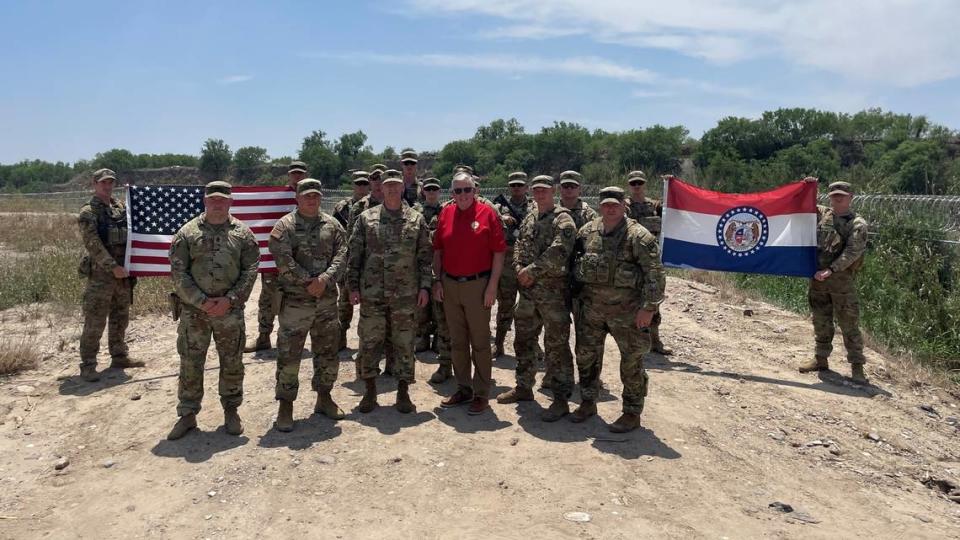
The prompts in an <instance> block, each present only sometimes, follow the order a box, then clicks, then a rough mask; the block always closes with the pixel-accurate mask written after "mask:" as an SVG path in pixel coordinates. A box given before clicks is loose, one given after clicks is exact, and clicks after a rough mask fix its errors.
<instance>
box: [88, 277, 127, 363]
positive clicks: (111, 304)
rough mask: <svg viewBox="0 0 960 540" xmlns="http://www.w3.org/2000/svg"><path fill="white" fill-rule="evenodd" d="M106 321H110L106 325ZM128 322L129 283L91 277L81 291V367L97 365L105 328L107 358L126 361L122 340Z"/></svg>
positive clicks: (112, 278) (125, 348) (111, 278)
mask: <svg viewBox="0 0 960 540" xmlns="http://www.w3.org/2000/svg"><path fill="white" fill-rule="evenodd" d="M107 319H109V320H110V323H109V326H107ZM129 323H130V280H129V279H115V278H114V277H113V276H109V277H99V276H94V277H91V278H89V279H88V280H87V288H86V290H84V292H83V333H82V334H80V365H82V366H95V365H97V352H99V351H100V338H101V337H102V336H103V329H104V327H105V326H107V341H108V344H109V348H110V356H111V357H112V358H113V359H114V360H123V359H126V358H127V343H126V341H124V337H125V335H126V332H127V325H128V324H129Z"/></svg>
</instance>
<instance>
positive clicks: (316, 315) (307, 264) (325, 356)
mask: <svg viewBox="0 0 960 540" xmlns="http://www.w3.org/2000/svg"><path fill="white" fill-rule="evenodd" d="M320 188H321V184H320V181H319V180H315V179H313V178H306V179H304V180H301V181H300V182H299V183H298V184H297V209H296V210H294V211H293V212H290V213H289V214H287V215H286V216H283V217H282V218H280V219H279V220H277V223H276V225H274V227H273V231H271V232H270V253H271V254H273V258H274V260H275V261H276V262H277V270H278V271H279V273H280V284H281V287H282V289H283V301H282V302H281V303H280V306H281V307H280V331H279V333H278V335H277V386H276V398H277V400H278V401H279V402H280V406H279V411H278V412H277V423H276V426H277V430H279V431H292V430H293V426H294V423H293V402H294V401H295V400H296V399H297V391H298V389H299V388H300V377H299V374H300V354H301V353H302V352H303V344H304V342H305V341H306V339H307V334H310V349H311V352H312V353H313V379H312V381H311V388H313V390H314V391H316V392H317V403H316V405H315V406H314V408H313V411H314V412H315V413H323V414H324V415H326V416H327V417H329V418H332V419H334V420H340V419H342V418H343V416H344V415H343V411H342V410H341V409H340V407H337V404H336V403H334V401H333V398H332V397H331V396H330V390H332V389H333V383H335V382H336V381H337V371H338V368H339V363H338V361H337V347H338V345H339V341H340V333H339V327H340V321H339V318H338V314H337V289H336V283H337V282H338V281H340V280H341V278H342V277H343V275H344V274H345V273H346V270H347V238H346V232H345V231H344V229H343V226H342V225H340V223H339V222H338V221H337V220H336V219H335V218H334V217H333V216H331V215H330V214H327V213H326V212H321V211H320V201H321V199H322V197H323V194H322V192H321V190H320Z"/></svg>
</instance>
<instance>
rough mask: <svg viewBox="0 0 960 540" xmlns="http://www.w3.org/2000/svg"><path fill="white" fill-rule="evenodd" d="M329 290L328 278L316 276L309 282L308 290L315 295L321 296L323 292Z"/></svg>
mask: <svg viewBox="0 0 960 540" xmlns="http://www.w3.org/2000/svg"><path fill="white" fill-rule="evenodd" d="M326 290H327V280H326V278H321V277H315V278H313V279H311V280H310V282H309V283H307V292H308V293H310V294H311V295H313V296H316V297H318V298H319V297H321V296H323V292H324V291H326Z"/></svg>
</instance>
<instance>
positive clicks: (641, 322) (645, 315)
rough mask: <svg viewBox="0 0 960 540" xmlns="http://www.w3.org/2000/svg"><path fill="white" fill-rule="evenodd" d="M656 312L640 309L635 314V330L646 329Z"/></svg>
mask: <svg viewBox="0 0 960 540" xmlns="http://www.w3.org/2000/svg"><path fill="white" fill-rule="evenodd" d="M656 314H657V312H656V311H649V310H646V309H641V310H640V311H638V312H637V317H636V320H635V322H636V324H637V328H647V327H649V326H650V323H651V322H653V316H654V315H656Z"/></svg>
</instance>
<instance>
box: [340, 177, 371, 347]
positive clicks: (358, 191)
mask: <svg viewBox="0 0 960 540" xmlns="http://www.w3.org/2000/svg"><path fill="white" fill-rule="evenodd" d="M352 174H353V197H351V198H348V199H343V200H342V201H339V202H338V203H337V204H336V205H335V206H334V207H333V217H334V218H335V219H336V220H337V221H338V222H339V223H340V225H341V226H343V229H344V231H346V229H347V225H348V224H349V223H350V207H351V206H353V205H354V204H356V203H357V202H358V201H360V199H362V198H364V197H366V196H367V194H368V193H370V178H369V176H370V173H368V172H366V171H353V173H352ZM344 235H346V232H344ZM346 275H347V274H346V272H344V273H343V276H344V277H343V278H342V279H341V280H340V282H339V283H337V285H338V287H339V290H340V293H339V294H340V296H339V297H338V298H337V314H338V316H339V318H340V345H339V346H338V347H337V350H338V351H342V350H343V349H346V348H347V330H348V329H349V328H350V322H351V321H352V320H353V304H351V303H350V292H349V291H347V284H346V281H345V279H346Z"/></svg>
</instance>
